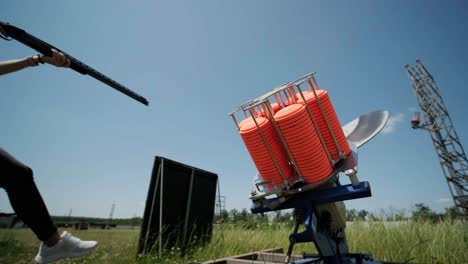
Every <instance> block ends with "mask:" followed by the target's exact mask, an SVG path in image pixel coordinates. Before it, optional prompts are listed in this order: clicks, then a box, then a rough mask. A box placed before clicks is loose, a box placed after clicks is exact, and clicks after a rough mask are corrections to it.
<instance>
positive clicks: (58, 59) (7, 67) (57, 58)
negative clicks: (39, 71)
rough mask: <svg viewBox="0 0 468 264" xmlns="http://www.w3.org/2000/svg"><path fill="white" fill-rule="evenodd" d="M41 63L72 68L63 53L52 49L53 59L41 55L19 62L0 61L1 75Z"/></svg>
mask: <svg viewBox="0 0 468 264" xmlns="http://www.w3.org/2000/svg"><path fill="white" fill-rule="evenodd" d="M39 63H48V64H51V65H54V66H57V67H69V66H70V60H69V59H67V58H66V57H65V56H64V55H63V54H62V53H61V52H58V51H57V50H55V49H52V57H47V56H44V55H42V54H40V55H36V56H32V57H28V58H24V59H19V60H9V61H0V75H3V74H7V73H12V72H15V71H19V70H22V69H24V68H27V67H34V66H37V65H39Z"/></svg>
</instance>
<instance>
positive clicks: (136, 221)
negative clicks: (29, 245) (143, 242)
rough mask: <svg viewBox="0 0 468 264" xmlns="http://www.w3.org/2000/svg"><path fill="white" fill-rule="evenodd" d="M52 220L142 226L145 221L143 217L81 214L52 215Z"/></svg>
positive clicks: (60, 222)
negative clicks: (87, 215)
mask: <svg viewBox="0 0 468 264" xmlns="http://www.w3.org/2000/svg"><path fill="white" fill-rule="evenodd" d="M52 220H53V221H54V222H55V223H57V224H74V223H81V222H84V223H94V224H115V225H128V226H140V225H141V223H142V222H143V218H141V217H132V218H115V219H109V218H97V217H80V216H70V217H69V216H52Z"/></svg>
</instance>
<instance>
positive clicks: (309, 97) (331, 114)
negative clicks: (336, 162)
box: [297, 90, 351, 157]
mask: <svg viewBox="0 0 468 264" xmlns="http://www.w3.org/2000/svg"><path fill="white" fill-rule="evenodd" d="M302 94H303V95H304V98H305V100H306V102H307V105H308V106H309V109H310V111H311V112H312V115H313V116H314V119H315V122H316V123H317V126H318V129H319V131H320V134H321V135H322V138H323V140H324V141H325V145H326V147H327V150H328V152H329V153H330V155H331V156H332V157H337V155H338V154H339V150H341V152H342V154H343V155H348V154H349V152H350V151H351V148H350V147H349V144H348V141H347V140H346V137H345V135H344V133H343V129H342V128H341V124H340V121H339V120H338V116H337V115H336V112H335V109H334V108H333V105H332V102H331V100H330V97H329V96H328V92H327V91H325V90H315V94H314V92H311V91H307V92H303V93H302ZM315 95H317V98H318V100H317V98H316V96H315ZM297 97H298V98H299V100H298V101H299V102H301V103H302V104H303V103H304V100H303V99H302V96H301V95H300V94H299V93H298V94H297ZM318 101H320V105H319V103H318ZM320 106H321V108H322V110H323V114H324V115H322V111H321V110H320ZM325 118H326V119H325ZM327 121H328V124H329V125H330V129H329V127H328V126H327ZM330 130H331V131H330ZM332 133H333V134H332ZM333 137H335V140H336V143H337V144H338V146H339V150H338V147H337V145H336V144H335V140H334V139H333Z"/></svg>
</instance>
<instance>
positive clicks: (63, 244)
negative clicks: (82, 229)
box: [35, 231, 97, 264]
mask: <svg viewBox="0 0 468 264" xmlns="http://www.w3.org/2000/svg"><path fill="white" fill-rule="evenodd" d="M60 237H61V238H60V240H59V242H58V243H57V244H56V245H55V246H52V247H48V246H46V245H45V244H44V243H41V246H40V247H39V253H38V254H37V256H36V259H35V260H36V262H37V263H40V264H42V263H50V262H54V261H57V260H61V259H64V258H76V257H81V256H84V255H86V254H88V253H91V251H93V250H94V249H95V248H96V246H97V242H96V241H81V240H80V239H79V238H77V237H74V236H72V235H71V234H70V233H68V232H67V231H63V233H62V235H61V236H60Z"/></svg>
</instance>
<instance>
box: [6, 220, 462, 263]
mask: <svg viewBox="0 0 468 264" xmlns="http://www.w3.org/2000/svg"><path fill="white" fill-rule="evenodd" d="M70 232H72V233H73V234H75V235H77V236H78V237H80V238H82V239H91V240H97V241H98V242H99V246H98V248H97V249H96V251H95V252H94V253H93V254H91V255H89V256H86V257H83V258H79V259H70V260H65V261H62V262H60V263H190V262H191V261H194V260H198V261H204V260H213V259H217V258H222V257H225V256H230V255H237V254H242V253H247V252H251V251H257V250H262V249H267V248H274V247H283V248H287V246H288V235H289V233H290V232H291V228H290V227H288V226H286V225H268V224H263V225H258V226H256V227H252V226H250V227H249V228H246V227H242V226H240V225H232V224H224V225H223V226H222V228H221V227H220V226H217V227H216V228H215V231H214V235H213V239H212V241H211V243H209V244H207V245H206V246H204V247H195V249H194V251H193V252H192V253H191V254H190V255H188V256H186V257H184V258H182V257H180V256H179V252H180V251H179V250H178V249H177V248H173V249H168V250H167V251H166V252H165V254H164V257H163V258H161V259H159V258H157V257H145V258H142V259H140V260H136V259H135V254H136V246H137V240H138V236H139V230H117V229H114V230H97V229H96V230H86V231H75V230H70ZM346 235H347V239H348V245H349V249H350V251H351V252H361V253H366V252H368V253H369V252H370V253H372V254H373V256H374V259H377V260H384V261H395V262H405V261H408V260H410V261H411V262H416V263H457V264H458V263H468V224H466V223H465V224H463V223H453V222H442V223H437V224H431V223H417V222H408V223H403V224H400V225H398V226H385V225H384V224H383V223H382V222H374V223H372V222H371V223H369V225H366V224H364V223H359V222H356V223H352V224H350V225H348V228H347V231H346ZM37 249H38V241H37V240H36V238H35V237H34V234H33V233H32V232H31V231H29V230H28V229H15V230H5V229H4V230H0V263H32V259H33V257H34V256H35V254H36V253H37V252H36V251H37ZM302 252H311V253H313V252H315V248H314V247H313V245H312V244H299V245H297V246H296V247H295V251H294V253H295V254H300V253H302Z"/></svg>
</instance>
